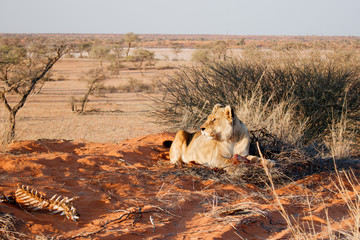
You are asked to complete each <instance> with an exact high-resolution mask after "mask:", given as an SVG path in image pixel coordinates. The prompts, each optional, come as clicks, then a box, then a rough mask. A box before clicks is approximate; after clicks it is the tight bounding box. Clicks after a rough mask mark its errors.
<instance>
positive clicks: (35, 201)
mask: <svg viewBox="0 0 360 240" xmlns="http://www.w3.org/2000/svg"><path fill="white" fill-rule="evenodd" d="M76 199H77V197H74V198H70V199H69V198H68V197H62V196H57V194H55V195H54V196H53V197H52V198H50V199H48V198H46V197H45V196H44V195H42V194H40V193H39V192H37V191H36V190H35V189H33V188H30V187H29V186H24V185H20V184H18V185H17V189H16V191H15V196H10V197H6V196H2V197H0V202H7V203H12V204H17V205H19V206H20V207H21V208H24V209H28V210H32V211H45V212H49V213H51V214H57V213H60V215H65V216H66V217H67V218H68V219H71V220H73V221H74V222H76V221H77V220H78V219H79V217H80V215H79V214H78V212H77V211H76V209H75V208H74V206H73V205H72V201H74V200H76Z"/></svg>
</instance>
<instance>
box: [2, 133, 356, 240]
mask: <svg viewBox="0 0 360 240" xmlns="http://www.w3.org/2000/svg"><path fill="white" fill-rule="evenodd" d="M173 136H174V135H173V134H170V133H162V134H156V135H149V136H145V137H139V138H135V139H131V140H126V141H123V142H120V143H87V142H81V141H61V140H39V141H20V142H15V143H13V144H12V145H11V146H10V149H9V152H8V153H6V154H3V155H2V156H1V158H0V179H1V182H0V194H4V195H7V196H8V195H11V194H13V193H14V191H15V189H16V185H17V184H18V183H21V184H24V185H29V186H30V187H32V188H34V189H36V190H38V191H39V192H41V193H42V194H44V195H46V196H47V197H51V196H52V195H54V194H60V195H62V196H66V197H69V198H71V197H75V196H77V197H79V199H77V200H75V201H74V203H73V204H74V207H75V208H76V209H77V211H78V212H79V214H80V219H79V221H78V222H76V223H74V222H72V221H70V220H68V219H66V218H65V217H64V216H60V215H49V214H46V213H33V212H27V211H25V210H23V209H19V208H17V207H16V206H13V205H11V204H7V203H0V213H10V214H12V215H13V216H14V217H15V218H16V219H18V220H19V221H18V222H17V224H16V228H17V231H18V232H20V233H24V234H26V235H27V236H31V237H32V238H34V239H35V237H36V236H49V237H54V238H55V239H241V238H243V239H286V238H287V237H286V236H289V235H287V234H289V229H287V225H286V223H285V221H284V220H283V218H282V216H281V214H280V213H279V212H278V211H277V205H276V201H275V200H274V199H273V197H272V194H271V193H270V192H269V191H268V190H266V189H261V188H258V187H257V186H255V185H252V184H243V185H241V186H239V185H232V184H230V183H221V182H219V181H216V179H213V180H211V179H207V180H202V179H200V178H197V177H195V176H192V175H190V174H186V173H184V172H183V171H181V170H179V169H177V168H176V167H174V166H173V165H171V164H170V163H169V161H168V149H165V148H163V147H162V142H163V141H164V140H171V139H172V138H173ZM331 178H332V176H331V174H328V173H323V174H317V175H313V176H309V177H307V178H305V179H302V180H299V181H297V182H294V183H291V184H288V185H287V186H284V187H282V188H280V189H278V191H277V193H278V194H279V195H280V199H281V201H282V204H283V205H284V206H285V209H286V211H287V212H288V214H290V215H292V216H294V217H295V218H297V219H301V220H309V219H310V218H312V219H313V222H314V223H315V225H316V229H317V230H319V231H320V230H321V228H323V233H326V227H327V226H326V224H327V223H326V211H325V209H326V208H327V209H328V212H329V214H328V215H329V218H330V222H331V224H332V227H333V229H339V228H343V229H344V228H346V227H347V225H346V223H349V221H348V220H347V218H348V213H347V208H346V206H345V205H344V202H343V200H342V199H341V197H340V196H339V194H338V193H337V192H336V191H334V190H335V187H334V184H335V183H334V181H332V180H331ZM305 193H308V194H309V195H308V196H309V199H310V202H311V210H312V213H313V215H310V214H309V213H308V206H307V203H306V194H305ZM350 223H351V221H350ZM318 236H321V235H318Z"/></svg>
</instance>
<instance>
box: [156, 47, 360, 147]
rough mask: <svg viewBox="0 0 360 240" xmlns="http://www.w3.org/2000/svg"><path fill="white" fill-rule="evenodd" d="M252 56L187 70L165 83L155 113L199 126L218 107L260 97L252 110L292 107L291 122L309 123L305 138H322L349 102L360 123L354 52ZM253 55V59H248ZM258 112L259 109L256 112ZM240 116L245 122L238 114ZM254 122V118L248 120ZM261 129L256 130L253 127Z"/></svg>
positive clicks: (175, 122) (357, 66)
mask: <svg viewBox="0 0 360 240" xmlns="http://www.w3.org/2000/svg"><path fill="white" fill-rule="evenodd" d="M294 53H296V54H293V55H290V56H289V53H288V52H275V51H273V52H266V53H262V52H260V51H256V52H254V54H253V55H251V54H249V53H245V54H244V57H237V58H235V57H231V58H227V59H226V60H225V61H224V60H211V61H203V62H201V63H198V64H196V65H193V66H183V67H182V68H180V69H179V70H178V71H176V72H175V73H174V74H173V75H170V76H169V77H168V81H166V82H164V83H163V87H164V89H165V93H166V95H165V97H164V98H163V100H160V101H158V102H157V110H155V111H156V114H157V115H158V116H161V119H162V120H163V121H164V122H167V123H168V124H169V125H171V126H172V127H174V128H194V127H198V126H199V125H200V124H201V123H202V121H203V120H204V119H205V117H206V116H207V115H208V114H209V113H210V111H211V108H212V107H213V106H214V105H215V104H216V103H223V104H230V105H232V106H236V107H240V108H241V107H242V106H243V105H244V101H245V102H246V100H249V99H251V98H254V94H255V95H256V94H259V96H261V98H259V99H258V100H257V102H256V104H257V105H256V106H251V109H253V111H257V112H260V113H261V111H262V110H263V109H264V108H267V109H276V108H278V107H279V106H282V108H283V109H287V108H289V109H292V110H291V115H292V118H293V119H291V122H292V123H294V124H296V122H299V123H301V124H302V123H303V122H306V128H304V129H303V133H304V139H305V140H306V141H310V140H312V139H314V138H320V137H322V136H323V135H324V134H325V132H326V130H327V129H328V126H329V125H330V124H331V123H332V121H333V119H335V120H338V119H340V117H341V114H342V110H343V105H344V103H346V105H347V110H348V112H349V113H351V114H349V115H348V118H349V121H357V120H358V119H359V116H360V114H359V111H358V109H357V108H358V106H359V105H360V96H359V94H358V93H359V92H360V80H359V70H360V64H359V61H357V60H356V59H357V58H358V56H357V55H356V54H355V55H354V54H351V53H346V54H345V53H341V54H335V53H327V52H318V51H314V52H305V51H302V52H294ZM247 56H249V57H247ZM254 108H258V109H254ZM239 118H240V119H242V120H243V121H246V119H244V118H243V116H242V113H241V111H240V113H239ZM250 120H251V121H253V119H250ZM253 127H254V128H257V126H253Z"/></svg>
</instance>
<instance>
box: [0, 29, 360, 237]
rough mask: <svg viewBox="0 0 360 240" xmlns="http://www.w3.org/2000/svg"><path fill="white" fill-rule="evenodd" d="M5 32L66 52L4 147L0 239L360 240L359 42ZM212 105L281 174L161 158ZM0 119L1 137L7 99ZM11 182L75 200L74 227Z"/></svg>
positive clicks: (7, 38) (12, 99)
mask: <svg viewBox="0 0 360 240" xmlns="http://www.w3.org/2000/svg"><path fill="white" fill-rule="evenodd" d="M0 39H1V45H2V46H1V47H3V46H5V45H6V44H7V43H8V42H11V41H17V42H19V43H21V44H26V43H27V42H32V41H39V39H41V41H43V42H46V41H47V40H49V41H64V40H66V42H67V43H68V44H69V45H73V46H72V48H71V51H70V52H69V53H67V54H66V55H64V56H62V57H61V58H60V59H59V60H58V61H57V62H56V63H55V65H54V66H53V67H52V69H51V74H50V75H47V76H46V81H43V82H39V83H38V85H37V88H36V89H34V91H32V93H31V94H30V96H29V98H28V100H27V101H26V103H25V105H24V106H23V107H22V108H21V109H20V110H19V112H18V113H17V115H16V132H15V136H14V138H13V139H12V140H11V141H2V142H1V153H0V154H1V155H0V238H1V239H44V240H45V239H360V184H359V176H360V175H359V173H360V162H359V160H360V149H359V139H360V138H359V119H360V118H359V117H360V109H359V104H360V96H359V91H360V61H359V60H360V38H358V37H277V36H268V37H267V36H215V35H214V36H213V35H135V34H130V33H129V34H125V35H71V34H69V35H56V34H53V35H51V34H45V35H7V34H2V35H0ZM14 39H15V40H14ZM44 39H45V40H44ZM2 49H5V48H2ZM4 52H5V51H4ZM2 53H3V52H2ZM0 57H1V56H0ZM0 64H3V63H2V62H1V61H0ZM96 69H98V70H99V69H100V70H99V71H100V72H101V74H97V73H98V72H97V70H96ZM96 79H98V80H99V81H97V82H96V81H95V80H96ZM1 84H4V83H1ZM1 87H2V89H3V88H4V85H1ZM92 87H93V88H92ZM4 89H5V88H4ZM85 98H86V101H84V99H85ZM17 100H18V99H17V97H16V93H11V92H10V95H7V101H8V102H9V103H10V104H15V103H16V102H17ZM216 103H222V104H230V105H232V106H233V107H235V109H236V111H237V115H238V117H239V118H240V119H241V120H242V121H243V122H244V123H245V124H246V125H247V126H248V128H249V130H250V132H251V139H252V145H251V149H250V150H251V151H252V152H253V154H256V155H258V156H262V155H264V156H265V157H266V158H271V159H273V160H274V161H275V166H272V168H270V169H269V168H268V167H267V166H266V165H262V164H261V162H259V163H248V162H246V161H244V162H240V163H239V166H238V167H239V168H242V169H244V172H243V173H242V174H240V175H238V176H231V175H229V174H227V173H226V172H224V171H221V170H217V169H209V168H207V167H205V166H200V165H185V166H182V167H179V166H173V165H172V164H170V162H169V149H167V148H166V147H164V146H163V142H164V141H166V140H173V138H174V136H175V132H176V130H178V129H187V130H197V129H198V127H199V126H200V125H201V123H202V122H203V121H205V119H206V116H207V115H208V114H209V113H210V112H211V109H212V107H213V106H214V104H216ZM1 104H2V103H1ZM0 121H1V122H0V124H1V129H0V133H1V134H2V135H3V136H2V137H3V138H6V136H7V135H6V134H7V133H6V131H7V127H8V111H7V109H6V108H5V107H4V105H1V106H0ZM21 185H24V186H29V188H30V189H34V191H35V190H36V191H38V193H37V195H36V194H33V195H34V196H37V198H38V199H44V198H47V199H50V198H51V197H52V196H53V195H55V194H56V195H57V196H62V198H66V197H67V198H69V199H71V198H74V199H73V200H72V202H71V204H72V206H73V207H74V208H75V209H76V211H77V213H78V215H79V219H78V220H77V221H73V220H72V219H68V218H67V217H66V216H64V215H60V214H51V213H52V212H51V211H32V210H31V209H28V208H25V207H24V206H21V204H18V203H16V202H14V199H16V198H15V197H14V196H15V192H16V191H17V190H18V189H19V186H21ZM29 192H30V190H29Z"/></svg>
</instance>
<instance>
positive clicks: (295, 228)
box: [258, 146, 360, 240]
mask: <svg viewBox="0 0 360 240" xmlns="http://www.w3.org/2000/svg"><path fill="white" fill-rule="evenodd" d="M258 148H259V146H258ZM259 152H260V148H259ZM260 155H261V158H262V166H263V169H264V171H265V173H266V176H267V178H268V181H269V185H268V187H269V189H270V191H271V193H272V195H273V197H274V200H275V203H276V205H277V207H278V211H279V213H280V214H281V216H282V217H283V219H284V221H285V222H286V224H287V229H286V232H287V233H285V234H286V235H285V237H287V238H289V239H296V240H300V239H301V240H305V239H309V240H310V239H349V240H350V239H359V238H360V230H359V225H360V192H359V191H358V189H359V186H360V184H359V182H358V180H357V177H356V176H355V174H354V172H352V171H351V170H350V171H348V172H343V173H340V172H339V171H338V170H337V168H336V165H335V172H336V179H335V180H334V181H333V183H334V186H335V189H336V192H335V194H337V195H340V197H341V199H342V200H343V202H344V203H345V205H346V207H347V210H348V217H347V219H342V222H344V221H345V222H347V223H348V225H347V226H345V227H340V230H339V226H337V227H334V224H336V220H335V222H334V220H332V219H330V217H329V214H328V213H329V209H328V207H327V206H326V205H325V203H324V202H325V199H322V200H321V201H322V203H323V206H322V207H323V208H324V210H323V211H324V212H325V215H326V217H325V219H322V220H323V222H326V224H325V225H323V226H319V225H318V223H315V220H314V219H315V215H316V213H315V210H316V208H317V207H319V206H318V205H317V206H314V205H312V203H311V201H310V198H311V197H312V196H309V195H308V193H306V192H304V194H303V195H304V196H305V197H306V200H305V206H306V207H305V211H304V215H305V216H308V217H307V218H306V220H304V219H300V218H295V217H294V216H293V215H291V214H289V213H288V211H287V210H286V207H285V206H284V204H283V203H282V201H281V198H280V196H279V195H278V193H277V190H276V187H275V183H274V181H273V176H272V174H271V172H270V171H269V168H268V167H267V165H266V164H265V159H264V158H263V156H262V154H261V152H260ZM334 164H335V158H334Z"/></svg>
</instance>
